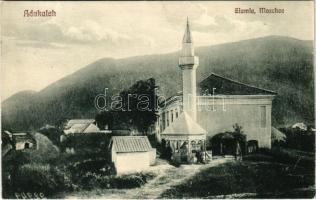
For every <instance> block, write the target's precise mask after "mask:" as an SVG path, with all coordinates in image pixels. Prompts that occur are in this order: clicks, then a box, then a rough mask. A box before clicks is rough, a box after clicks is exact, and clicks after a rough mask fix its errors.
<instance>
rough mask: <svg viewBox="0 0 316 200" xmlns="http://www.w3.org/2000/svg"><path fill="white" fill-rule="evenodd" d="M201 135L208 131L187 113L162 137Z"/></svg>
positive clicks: (172, 124) (183, 113)
mask: <svg viewBox="0 0 316 200" xmlns="http://www.w3.org/2000/svg"><path fill="white" fill-rule="evenodd" d="M176 134H178V135H201V134H206V131H205V130H204V129H203V128H202V127H201V126H200V125H199V124H198V123H196V122H195V121H194V120H193V119H192V118H191V117H190V116H189V115H188V114H187V113H186V112H185V111H183V112H182V113H181V114H180V116H179V118H177V119H175V121H174V122H173V123H171V124H170V126H168V127H167V128H166V129H165V130H164V131H163V132H162V133H161V135H176Z"/></svg>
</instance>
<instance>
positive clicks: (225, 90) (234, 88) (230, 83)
mask: <svg viewBox="0 0 316 200" xmlns="http://www.w3.org/2000/svg"><path fill="white" fill-rule="evenodd" d="M199 86H200V91H201V93H203V92H204V91H206V90H208V91H209V93H212V91H213V88H216V90H215V95H216V94H217V95H276V94H277V93H276V92H274V91H270V90H266V89H262V88H258V87H255V86H251V85H247V84H244V83H241V82H238V81H235V80H232V79H229V78H225V77H222V76H220V75H217V74H214V73H212V74H211V75H210V76H209V77H207V78H206V79H204V80H203V81H202V82H200V84H199Z"/></svg>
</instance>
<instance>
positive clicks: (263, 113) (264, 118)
mask: <svg viewBox="0 0 316 200" xmlns="http://www.w3.org/2000/svg"><path fill="white" fill-rule="evenodd" d="M266 110H267V109H266V106H260V115H261V120H260V126H261V128H266V126H267V111H266Z"/></svg>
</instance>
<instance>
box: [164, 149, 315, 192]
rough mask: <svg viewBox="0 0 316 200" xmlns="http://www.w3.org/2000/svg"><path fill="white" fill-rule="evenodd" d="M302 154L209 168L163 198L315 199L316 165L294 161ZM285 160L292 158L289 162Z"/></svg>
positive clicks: (265, 156)
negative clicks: (279, 160)
mask: <svg viewBox="0 0 316 200" xmlns="http://www.w3.org/2000/svg"><path fill="white" fill-rule="evenodd" d="M298 155H301V153H300V152H299V153H296V152H293V151H290V150H288V149H287V150H284V151H283V150H280V151H277V152H274V150H273V151H270V152H269V153H267V152H265V153H260V154H255V155H249V156H247V157H245V159H244V161H242V162H236V161H232V162H229V163H225V164H222V165H219V166H217V167H213V168H208V169H206V170H204V171H202V172H200V173H198V174H196V175H195V176H194V177H192V178H191V179H190V180H188V181H187V182H186V183H182V184H180V185H177V186H174V187H172V188H170V189H169V190H167V191H165V192H164V193H163V194H162V195H161V198H227V197H228V198H312V197H314V195H315V191H314V189H313V186H314V179H315V176H314V164H313V162H307V161H305V162H302V163H300V162H294V160H295V159H296V160H297V158H298ZM282 156H283V160H282V162H278V159H280V158H281V157H282ZM285 158H291V159H289V160H288V162H286V159H285ZM309 158H311V157H310V156H308V158H307V157H304V158H302V159H305V160H309ZM293 163H295V164H293ZM302 188H303V189H302ZM237 194H240V195H237ZM227 195H228V196H227Z"/></svg>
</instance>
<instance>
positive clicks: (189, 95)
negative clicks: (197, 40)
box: [179, 19, 199, 121]
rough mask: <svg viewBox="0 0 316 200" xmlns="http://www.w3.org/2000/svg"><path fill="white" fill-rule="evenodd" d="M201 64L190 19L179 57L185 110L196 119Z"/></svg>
mask: <svg viewBox="0 0 316 200" xmlns="http://www.w3.org/2000/svg"><path fill="white" fill-rule="evenodd" d="M198 65H199V59H198V57H196V56H194V47H193V41H192V36H191V30H190V24H189V19H187V25H186V29H185V32H184V36H183V41H182V50H181V55H180V58H179V67H180V68H181V70H182V92H183V111H185V112H187V113H188V114H189V115H190V117H191V118H192V119H193V120H195V121H196V68H197V67H198Z"/></svg>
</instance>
